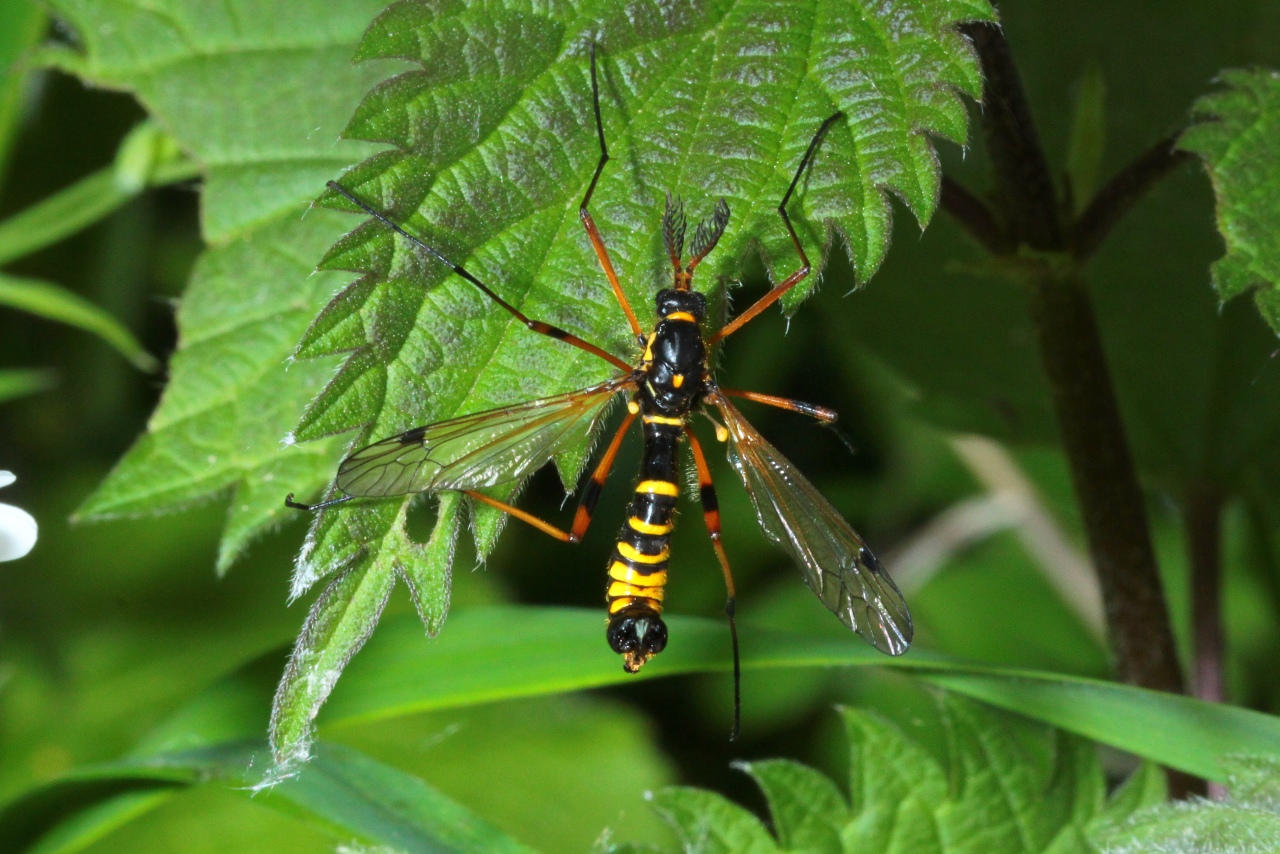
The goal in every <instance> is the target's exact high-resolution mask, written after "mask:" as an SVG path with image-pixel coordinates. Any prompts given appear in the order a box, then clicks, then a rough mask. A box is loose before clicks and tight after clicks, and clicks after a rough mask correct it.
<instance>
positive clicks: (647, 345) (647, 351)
mask: <svg viewBox="0 0 1280 854" xmlns="http://www.w3.org/2000/svg"><path fill="white" fill-rule="evenodd" d="M657 337H658V333H657V332H651V333H649V337H648V338H647V339H646V340H645V342H644V356H643V357H642V358H643V361H646V362H652V361H653V339H654V338H657Z"/></svg>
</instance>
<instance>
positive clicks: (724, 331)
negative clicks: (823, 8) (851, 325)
mask: <svg viewBox="0 0 1280 854" xmlns="http://www.w3.org/2000/svg"><path fill="white" fill-rule="evenodd" d="M842 118H844V113H836V114H835V115H833V116H831V117H830V118H828V119H827V120H826V121H825V122H823V123H822V127H820V128H818V132H817V133H815V134H814V135H813V140H812V141H811V142H810V143H809V148H808V150H807V151H805V153H804V157H802V158H800V168H798V169H796V174H795V177H794V178H792V179H791V186H790V187H787V193H786V195H784V196H783V197H782V201H781V202H780V203H779V204H778V213H780V214H782V221H783V223H785V224H786V226H787V232H788V233H789V234H790V235H791V242H792V243H793V244H794V245H795V247H796V252H797V253H798V254H799V255H800V269H799V270H796V271H795V272H794V273H792V274H791V275H790V276H787V278H785V279H783V281H782V283H781V284H780V285H778V286H777V287H775V288H774V289H773V290H771V291H769V293H767V294H765V295H764V296H762V297H760V299H758V300H757V301H756V303H755V305H753V306H751V307H750V308H748V309H747V310H746V311H744V312H742V314H740V315H738V316H737V317H735V318H734V319H733V321H732V322H731V323H728V324H726V325H725V326H724V327H722V328H721V329H720V331H719V332H717V333H715V334H714V335H712V336H711V337H710V338H708V339H707V343H708V344H714V343H716V342H717V341H719V340H720V339H722V338H728V337H729V336H730V335H732V334H733V333H735V332H737V331H738V330H739V329H741V328H742V327H743V326H745V325H746V324H747V323H749V322H750V321H751V320H752V319H753V318H754V317H755V316H756V315H757V314H759V313H760V312H762V311H764V310H765V309H766V308H768V307H769V306H771V305H773V304H774V303H775V302H777V301H778V299H779V298H780V297H781V296H782V295H783V294H785V293H786V292H787V291H789V290H791V289H792V288H794V287H795V286H796V285H798V284H799V283H800V282H801V281H803V280H804V278H805V277H806V276H808V275H809V256H808V255H806V254H805V253H804V247H803V246H801V245H800V238H799V237H797V236H796V230H795V228H794V227H792V225H791V217H789V216H787V202H789V201H791V194H792V193H794V192H795V190H796V185H797V184H799V183H800V176H801V175H803V174H804V170H805V167H807V166H808V165H809V161H810V160H812V159H813V152H814V151H816V150H817V148H818V143H819V142H821V141H822V137H824V136H825V135H826V133H827V130H828V129H829V128H830V127H831V126H832V125H833V124H835V123H836V121H837V120H839V119H842Z"/></svg>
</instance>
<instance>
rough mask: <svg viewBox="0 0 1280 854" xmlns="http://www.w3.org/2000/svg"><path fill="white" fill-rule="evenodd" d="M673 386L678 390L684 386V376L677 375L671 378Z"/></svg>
mask: <svg viewBox="0 0 1280 854" xmlns="http://www.w3.org/2000/svg"><path fill="white" fill-rule="evenodd" d="M671 384H672V385H673V386H675V387H676V388H680V386H682V385H684V374H676V375H675V376H673V377H672V378H671Z"/></svg>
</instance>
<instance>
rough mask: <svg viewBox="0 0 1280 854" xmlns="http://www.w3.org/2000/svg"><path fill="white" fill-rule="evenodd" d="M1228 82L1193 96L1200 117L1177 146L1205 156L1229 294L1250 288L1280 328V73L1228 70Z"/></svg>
mask: <svg viewBox="0 0 1280 854" xmlns="http://www.w3.org/2000/svg"><path fill="white" fill-rule="evenodd" d="M1221 79H1222V82H1223V83H1224V84H1226V86H1227V88H1226V89H1225V90H1224V91H1221V92H1215V93H1213V94H1211V95H1206V96H1205V97H1203V98H1201V99H1200V100H1199V101H1197V102H1196V105H1195V108H1194V110H1193V114H1194V116H1195V117H1196V118H1198V119H1201V120H1202V121H1201V123H1200V124H1197V125H1195V126H1193V127H1192V128H1191V129H1189V130H1188V131H1187V132H1186V133H1184V134H1183V135H1182V139H1181V140H1180V141H1179V143H1178V144H1179V146H1180V147H1181V148H1183V149H1185V150H1187V151H1194V152H1195V153H1196V154H1199V155H1200V156H1201V157H1203V158H1204V161H1205V166H1206V168H1207V169H1208V170H1209V177H1210V178H1211V179H1212V181H1213V187H1214V192H1215V193H1216V194H1217V197H1218V230H1219V231H1220V232H1221V233H1222V239H1223V240H1224V241H1226V244H1227V254H1226V256H1225V257H1223V258H1222V259H1220V260H1219V261H1218V262H1217V263H1215V264H1214V266H1213V280H1214V284H1215V285H1216V286H1217V288H1218V293H1219V294H1220V295H1221V297H1222V298H1223V299H1224V300H1227V299H1230V298H1232V297H1234V296H1237V295H1239V294H1242V293H1245V292H1247V291H1253V293H1254V299H1255V301H1256V302H1257V305H1258V309H1259V311H1261V312H1262V315H1263V317H1265V318H1266V319H1267V322H1268V323H1270V324H1271V328H1272V329H1274V330H1276V331H1277V332H1280V73H1277V72H1275V71H1270V70H1266V69H1257V70H1253V71H1239V70H1235V71H1226V72H1223V74H1222V78H1221Z"/></svg>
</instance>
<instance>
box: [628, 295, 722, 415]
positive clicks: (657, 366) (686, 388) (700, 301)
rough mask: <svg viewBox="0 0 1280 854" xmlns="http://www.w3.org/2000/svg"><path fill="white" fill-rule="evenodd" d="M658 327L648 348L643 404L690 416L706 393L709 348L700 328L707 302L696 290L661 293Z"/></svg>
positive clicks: (658, 304) (674, 413)
mask: <svg viewBox="0 0 1280 854" xmlns="http://www.w3.org/2000/svg"><path fill="white" fill-rule="evenodd" d="M657 309H658V325H657V327H656V328H655V329H654V330H653V334H652V335H650V336H649V340H648V342H647V343H646V345H645V351H644V361H643V363H642V367H643V369H644V372H645V381H644V384H643V386H642V389H641V397H642V398H644V403H646V404H649V405H650V406H652V408H653V409H654V410H655V411H657V412H658V413H661V414H663V415H667V416H672V417H679V416H683V415H687V414H688V413H689V411H690V410H691V409H692V408H693V406H694V405H695V404H696V403H697V402H698V400H699V399H700V398H701V396H702V393H703V391H704V390H705V383H706V374H707V346H706V343H705V342H704V341H703V340H702V327H701V326H700V325H699V324H700V323H701V322H702V318H703V317H704V316H705V315H706V310H707V300H706V297H704V296H703V295H702V294H700V293H697V292H696V291H681V290H675V289H672V288H668V289H666V290H662V291H659V292H658V297H657Z"/></svg>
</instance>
